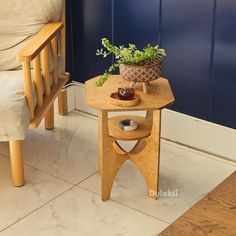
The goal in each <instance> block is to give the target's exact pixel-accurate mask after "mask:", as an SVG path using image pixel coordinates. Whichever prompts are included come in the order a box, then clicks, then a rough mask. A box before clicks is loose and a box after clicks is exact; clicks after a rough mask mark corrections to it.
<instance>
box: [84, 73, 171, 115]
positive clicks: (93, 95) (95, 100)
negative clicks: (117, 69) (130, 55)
mask: <svg viewBox="0 0 236 236" xmlns="http://www.w3.org/2000/svg"><path fill="white" fill-rule="evenodd" d="M98 79H99V76H97V77H95V78H93V79H90V80H87V81H86V83H85V90H86V102H87V104H88V105H89V106H90V107H93V108H95V109H97V110H105V111H139V110H159V109H162V108H164V107H166V106H168V105H170V104H172V103H173V102H174V100H175V98H174V96H173V93H172V90H171V87H170V84H169V82H168V80H167V79H164V78H159V79H157V80H154V81H152V82H150V84H151V85H150V86H149V88H148V89H149V92H148V93H147V94H144V93H143V90H142V83H136V84H135V92H136V93H138V94H139V95H140V96H141V102H140V104H138V105H136V106H133V107H120V106H115V105H113V104H111V103H110V99H109V96H110V95H111V93H113V92H117V89H118V88H119V87H127V86H129V85H130V82H128V81H126V80H125V79H123V78H122V77H121V76H120V75H111V76H109V78H108V80H107V81H106V82H105V84H104V85H103V86H102V87H96V81H97V80H98Z"/></svg>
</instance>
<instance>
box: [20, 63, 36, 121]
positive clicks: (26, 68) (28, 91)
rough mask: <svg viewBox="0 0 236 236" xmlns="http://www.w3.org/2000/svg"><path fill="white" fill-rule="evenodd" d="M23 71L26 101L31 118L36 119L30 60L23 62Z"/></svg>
mask: <svg viewBox="0 0 236 236" xmlns="http://www.w3.org/2000/svg"><path fill="white" fill-rule="evenodd" d="M22 66H23V73H24V90H25V96H26V101H27V104H28V108H29V114H30V120H32V119H34V100H33V86H32V79H31V69H30V62H23V63H22Z"/></svg>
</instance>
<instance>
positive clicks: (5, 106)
mask: <svg viewBox="0 0 236 236" xmlns="http://www.w3.org/2000/svg"><path fill="white" fill-rule="evenodd" d="M23 86H24V85H23V79H22V71H21V70H18V71H1V72H0V88H1V92H0V113H1V114H4V115H0V141H9V140H18V139H19V140H22V139H24V138H25V134H26V131H27V129H28V126H29V112H28V107H27V104H26V100H25V96H24V92H23Z"/></svg>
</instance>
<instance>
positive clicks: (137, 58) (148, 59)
mask: <svg viewBox="0 0 236 236" xmlns="http://www.w3.org/2000/svg"><path fill="white" fill-rule="evenodd" d="M101 42H102V45H103V47H104V48H101V49H100V50H99V49H98V50H97V52H96V55H97V56H102V57H103V58H105V57H107V56H108V55H110V54H113V55H114V56H115V60H116V62H115V63H114V64H113V65H111V66H110V67H109V69H108V71H106V72H105V73H104V74H103V75H102V76H101V77H100V79H99V80H98V81H97V83H96V84H97V86H98V87H100V86H102V85H103V84H104V83H105V82H106V80H107V78H108V76H109V75H111V74H112V73H113V72H114V71H115V70H116V69H117V68H119V66H120V65H121V64H132V65H140V66H141V65H149V64H152V63H154V62H155V61H157V60H160V59H161V58H162V57H164V56H166V53H165V50H164V49H162V48H159V45H155V46H152V45H151V44H148V45H147V47H145V48H144V49H143V50H138V49H137V47H136V45H135V44H131V43H130V44H129V46H128V47H125V46H124V45H120V46H118V47H117V46H114V45H112V44H111V43H110V41H109V40H108V39H107V38H102V39H101Z"/></svg>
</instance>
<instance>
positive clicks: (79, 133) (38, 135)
mask: <svg viewBox="0 0 236 236" xmlns="http://www.w3.org/2000/svg"><path fill="white" fill-rule="evenodd" d="M97 152H98V148H97V122H96V121H95V120H92V119H88V118H86V117H84V116H79V115H77V114H75V113H70V114H69V115H67V116H60V115H56V116H55V129H54V130H45V129H44V127H43V122H42V124H41V126H40V127H39V128H38V129H30V130H29V131H28V134H27V137H26V139H25V140H24V162H25V163H26V164H27V165H30V166H32V167H35V168H38V169H40V170H43V171H45V172H47V173H49V174H51V175H54V176H56V177H58V178H62V179H64V180H66V181H68V182H70V183H72V184H78V183H79V182H80V181H82V180H83V179H85V178H87V177H88V176H90V175H92V174H94V173H95V172H96V171H97V170H98V161H97ZM0 153H3V154H5V155H8V156H9V151H8V143H0Z"/></svg>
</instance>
